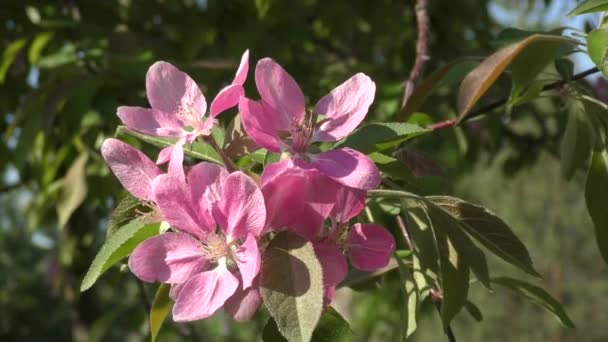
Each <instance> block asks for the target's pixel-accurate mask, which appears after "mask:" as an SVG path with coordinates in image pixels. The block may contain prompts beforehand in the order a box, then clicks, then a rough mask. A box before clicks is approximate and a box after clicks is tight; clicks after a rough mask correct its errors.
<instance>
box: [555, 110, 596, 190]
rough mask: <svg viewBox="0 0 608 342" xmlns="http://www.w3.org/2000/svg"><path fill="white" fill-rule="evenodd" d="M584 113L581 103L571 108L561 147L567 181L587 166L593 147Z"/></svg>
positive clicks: (563, 169)
mask: <svg viewBox="0 0 608 342" xmlns="http://www.w3.org/2000/svg"><path fill="white" fill-rule="evenodd" d="M584 111H585V107H584V105H583V103H581V102H580V101H574V102H573V103H572V104H571V106H570V111H569V115H568V122H567V123H566V131H565V132H564V137H563V138H562V142H561V145H560V155H561V171H562V175H563V176H564V178H566V179H570V178H572V176H573V175H574V172H575V171H576V170H577V169H578V168H581V167H582V166H584V165H585V162H586V161H587V158H588V157H589V155H590V154H591V148H592V147H593V146H592V142H591V141H590V135H589V126H588V123H587V122H586V121H585V115H584Z"/></svg>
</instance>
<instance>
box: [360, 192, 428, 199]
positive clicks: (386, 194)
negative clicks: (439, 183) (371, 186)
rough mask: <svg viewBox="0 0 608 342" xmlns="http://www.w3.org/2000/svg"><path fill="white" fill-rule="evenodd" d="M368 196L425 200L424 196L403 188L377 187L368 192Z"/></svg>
mask: <svg viewBox="0 0 608 342" xmlns="http://www.w3.org/2000/svg"><path fill="white" fill-rule="evenodd" d="M367 197H370V198H376V197H388V198H410V199H415V200H419V201H421V200H424V199H423V198H422V197H420V196H418V195H416V194H414V193H411V192H407V191H401V190H389V189H375V190H369V191H368V192H367Z"/></svg>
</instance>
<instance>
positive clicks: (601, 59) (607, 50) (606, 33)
mask: <svg viewBox="0 0 608 342" xmlns="http://www.w3.org/2000/svg"><path fill="white" fill-rule="evenodd" d="M587 51H588V52H589V58H591V60H592V61H593V63H595V65H597V67H598V68H599V69H600V70H601V71H602V73H603V74H604V76H605V77H608V29H597V30H593V31H591V32H590V33H589V35H587Z"/></svg>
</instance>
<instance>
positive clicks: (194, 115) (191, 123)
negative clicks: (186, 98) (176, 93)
mask: <svg viewBox="0 0 608 342" xmlns="http://www.w3.org/2000/svg"><path fill="white" fill-rule="evenodd" d="M177 117H178V119H180V120H181V121H182V122H183V123H184V126H186V127H191V128H192V129H194V130H197V129H199V128H200V127H199V126H200V119H199V117H198V111H196V110H194V106H193V104H192V103H183V104H181V105H180V106H179V109H178V110H177Z"/></svg>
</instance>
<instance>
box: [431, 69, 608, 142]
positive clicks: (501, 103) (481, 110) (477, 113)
mask: <svg viewBox="0 0 608 342" xmlns="http://www.w3.org/2000/svg"><path fill="white" fill-rule="evenodd" d="M599 71H600V69H598V68H597V67H594V68H591V69H588V70H585V71H583V72H580V73H578V74H576V75H574V76H572V78H571V79H570V80H559V81H555V82H551V83H547V84H545V85H544V86H543V90H542V91H548V90H553V89H558V88H561V87H563V86H564V85H566V84H568V82H571V81H578V80H580V79H583V78H585V77H587V76H589V75H592V74H595V73H596V72H599ZM508 101H509V98H508V97H505V98H502V99H500V100H497V101H494V102H492V103H489V104H487V105H485V106H483V107H481V108H479V109H477V110H474V111H472V112H471V113H470V114H469V115H468V116H467V117H466V118H465V119H464V120H463V121H462V122H465V121H469V120H471V119H473V118H476V117H479V116H482V115H484V114H486V113H488V112H491V111H493V110H494V109H497V108H499V107H502V106H504V105H505V104H506V103H507V102H508ZM457 121H458V120H457V119H448V120H444V121H439V122H436V123H434V124H432V125H430V126H429V127H428V128H430V129H432V130H439V129H444V128H449V127H454V126H455V125H456V122H457Z"/></svg>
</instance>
